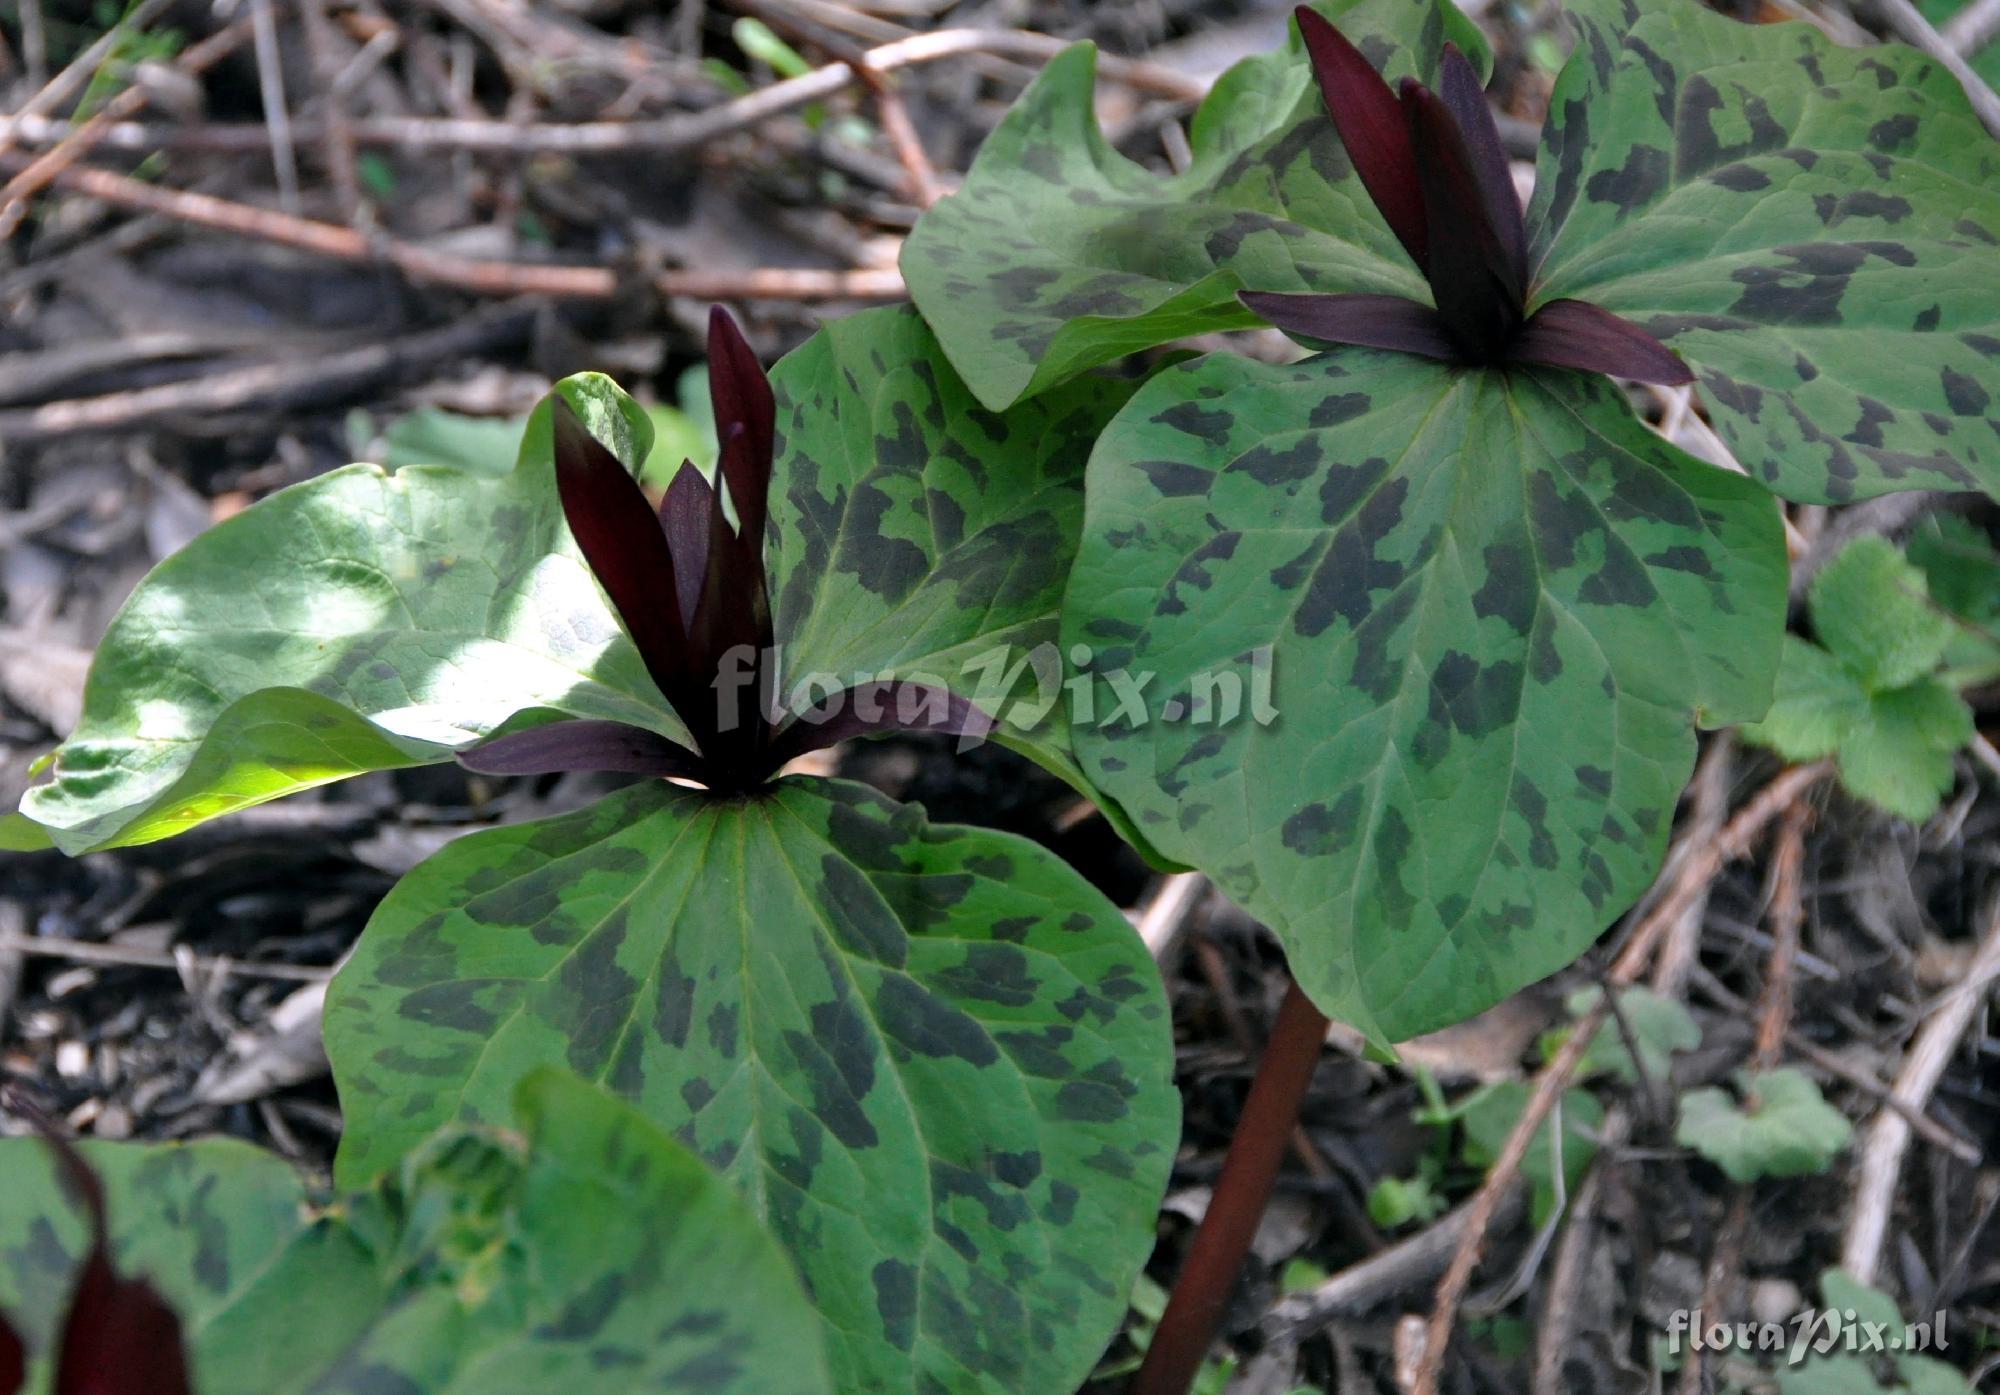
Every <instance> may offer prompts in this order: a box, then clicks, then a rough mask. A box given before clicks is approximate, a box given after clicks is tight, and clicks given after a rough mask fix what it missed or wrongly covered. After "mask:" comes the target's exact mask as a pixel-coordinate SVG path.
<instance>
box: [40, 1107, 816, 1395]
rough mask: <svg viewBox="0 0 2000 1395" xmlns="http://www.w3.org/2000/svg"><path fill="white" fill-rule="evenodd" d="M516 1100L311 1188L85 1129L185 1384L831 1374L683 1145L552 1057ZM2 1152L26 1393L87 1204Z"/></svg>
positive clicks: (787, 1385) (647, 1387)
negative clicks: (341, 1180)
mask: <svg viewBox="0 0 2000 1395" xmlns="http://www.w3.org/2000/svg"><path fill="white" fill-rule="evenodd" d="M512 1119H513V1121H514V1122H516V1123H517V1125H518V1127H519V1128H520V1129H521V1131H522V1133H523V1134H525V1137H526V1142H525V1145H523V1144H521V1143H520V1142H518V1141H509V1140H508V1139H507V1138H505V1137H502V1136H500V1135H496V1134H491V1133H485V1132H457V1133H453V1134H448V1135H445V1136H442V1137H440V1138H438V1139H435V1140H431V1141H429V1142H427V1143H426V1144H424V1146H423V1147H422V1148H421V1149H420V1150H419V1151H418V1152H416V1153H415V1154H414V1155H413V1156H412V1157H411V1158H410V1159H409V1160H407V1161H405V1162H403V1163H402V1164H401V1165H400V1166H399V1167H398V1168H397V1169H396V1170H395V1173H394V1175H393V1176H392V1177H390V1178H388V1179H386V1180H384V1181H383V1182H381V1183H380V1184H379V1185H377V1186H376V1187H374V1188H372V1189H371V1190H368V1191H365V1192H362V1193H359V1194H357V1195H352V1196H349V1197H346V1198H344V1199H343V1200H342V1201H341V1202H340V1203H339V1204H338V1205H336V1206H333V1207H331V1208H327V1209H323V1210H322V1209H319V1208H316V1207H315V1206H314V1205H313V1204H312V1201H311V1199H310V1198H309V1197H308V1195H307V1194H306V1191H305V1189H304V1187H303V1185H302V1184H301V1182H300V1181H299V1179H298V1178H297V1177H296V1175H295V1174H294V1173H293V1172H292V1170H291V1168H290V1167H289V1166H288V1165H287V1164H286V1163H284V1162H283V1161H282V1160H281V1159H279V1158H277V1157H274V1156H272V1155H269V1154H265V1153H261V1152H259V1151H257V1150H255V1149H252V1148H248V1147H245V1146H243V1145H241V1144H237V1143H234V1142H224V1141H215V1142H203V1143H194V1144H169V1145H152V1146H141V1145H136V1144H98V1143H92V1144H85V1145H83V1151H84V1153H85V1155H86V1156H87V1158H88V1159H89V1161H90V1163H91V1165H92V1166H93V1167H95V1168H96V1169H97V1170H98V1171H99V1172H100V1174H101V1175H102V1176H103V1178H104V1181H105V1186H106V1192H107V1197H108V1201H109V1210H110V1216H111V1223H112V1241H113V1248H114V1251H115V1254H116V1260H117V1264H118V1266H119V1268H120V1269H121V1271H123V1272H129V1273H134V1274H139V1275H143V1276H145V1277H146V1278H147V1279H148V1280H150V1281H151V1282H152V1283H153V1284H154V1285H155V1286H156V1287H157V1288H158V1289H159V1290H160V1292H161V1293H162V1295H163V1296H164V1297H165V1298H166V1299H167V1300H168V1301H169V1302H170V1303H171V1304H172V1305H173V1306H174V1308H175V1309H176V1310H177V1312H178V1313H179V1315H180V1317H181V1322H182V1327H183V1330H184V1331H185V1332H186V1333H187V1334H188V1340H189V1345H190V1348H191V1355H192V1360H193V1366H194V1375H195V1388H196V1389H197V1390H199V1391H201V1392H202V1395H292V1393H293V1392H297V1395H305V1393H306V1392H312V1395H364V1393H365V1395H380V1392H383V1391H388V1390H394V1391H397V1392H399V1393H400V1395H471V1392H475V1391H477V1392H480V1395H531V1393H532V1395H545V1393H546V1392H547V1391H548V1390H550V1389H554V1388H560V1387H561V1385H562V1384H564V1383H568V1384H570V1385H571V1386H573V1387H574V1388H578V1389H594V1388H598V1386H599V1385H600V1384H601V1382H602V1381H603V1380H604V1372H606V1371H608V1370H616V1371H617V1372H618V1383H619V1389H620V1390H626V1391H632V1392H634V1393H635V1395H637V1392H660V1393H661V1395H823V1393H824V1392H827V1391H828V1390H829V1389H830V1387H829V1385H828V1383H827V1380H826V1376H825V1374H824V1366H823V1363H822V1361H821V1358H820V1354H819V1352H818V1350H817V1348H816V1345H815V1344H814V1343H813V1341H812V1340H811V1338H810V1336H809V1335H808V1334H809V1332H810V1325H811V1316H810V1312H809V1310H808V1309H807V1307H806V1303H805V1298H804V1296H803V1295H802V1293H801V1292H800V1289H799V1285H798V1281H797V1279H796V1278H794V1277H793V1275H792V1273H791V1269H790V1265H789V1263H788V1262H787V1260H786V1259H785V1257H784V1256H783V1254H781V1253H780V1251H779V1250H778V1248H777V1247H776V1246H775V1245H774V1244H773V1243H772V1242H771V1240H770V1238H769V1237H768V1236H767V1235H765V1234H764V1233H763V1231H762V1229H761V1228H760V1227H759V1226H758V1224H757V1223H756V1221H755V1220H754V1219H753V1218H752V1216H751V1215H750V1213H749V1210H748V1208H747V1207H745V1206H744V1205H743V1203H742V1202H741V1201H740V1200H738V1199H737V1197H736V1196H735V1195H734V1194H733V1193H732V1192H731V1191H730V1189H729V1188H727V1187H726V1186H724V1185H723V1184H722V1183H721V1182H720V1181H718V1180H717V1179H715V1178H714V1177H713V1176H711V1175H710V1174H709V1173H707V1172H706V1171H705V1170H704V1169H703V1168H702V1166H701V1165H700V1164H699V1163H698V1162H697V1161H696V1160H695V1159H694V1158H693V1157H692V1156H691V1155H690V1154H689V1153H688V1152H687V1151H686V1150H685V1149H684V1148H682V1147H681V1146H680V1145H678V1144H676V1143H674V1142H673V1141H672V1140H671V1139H669V1138H667V1137H666V1136H665V1135H663V1134H662V1133H660V1132H659V1131H658V1130H657V1129H656V1128H654V1127H653V1126H652V1125H650V1124H648V1123H646V1122H645V1121H644V1120H643V1119H642V1118H640V1117H639V1115H638V1114H636V1113H635V1112H634V1111H632V1110H630V1109H628V1108H626V1107H625V1106H623V1105H620V1104H618V1103H616V1102H615V1101H613V1100H611V1099H610V1098H609V1097H607V1096H605V1095H604V1094H602V1093H601V1092H599V1091H596V1090H592V1089H590V1088H588V1087H586V1086H585V1085H583V1084H582V1083H581V1082H580V1081H576V1080H574V1079H569V1078H565V1077H563V1076H562V1075H561V1074H560V1073H559V1072H552V1071H551V1072H540V1073H538V1074H537V1075H535V1076H533V1077H531V1078H530V1079H528V1080H527V1081H526V1082H524V1083H523V1084H522V1086H521V1087H520V1089H519V1091H518V1093H517V1096H516V1104H515V1107H514V1110H513V1111H512ZM0 1167H3V1168H4V1170H5V1173H6V1176H7V1179H8V1185H7V1187H6V1188H5V1189H4V1191H0V1261H4V1262H0V1312H5V1313H6V1314H7V1315H8V1318H9V1320H10V1321H11V1322H12V1323H13V1324H14V1325H15V1326H17V1327H18V1329H19V1330H20V1332H21V1334H22V1337H23V1340H24V1342H25V1344H26V1347H27V1352H28V1357H29V1362H28V1366H29V1374H28V1384H27V1387H26V1388H27V1389H28V1390H30V1391H33V1392H36V1395H41V1392H44V1391H45V1390H46V1389H47V1385H46V1382H47V1380H48V1378H49V1373H48V1371H47V1362H48V1357H49V1355H50V1351H51V1347H52V1344H53V1341H54V1336H55V1330H56V1325H57V1323H58V1322H59V1321H60V1310H61V1305H62V1304H63V1303H64V1302H65V1301H66V1298H67V1292H68V1286H69V1283H70V1281H71V1278H72V1275H73V1274H74V1271H75V1269H76V1266H77V1265H78V1264H79V1263H80V1261H81V1259H82V1256H83V1253H84V1251H85V1249H86V1248H87V1247H88V1243H89V1240H88V1228H87V1225H86V1223H85V1221H84V1218H83V1216H82V1215H81V1214H79V1212H78V1211H77V1210H76V1208H75V1206H74V1204H73V1202H72V1201H71V1199H70V1198H69V1196H68V1195H67V1194H66V1193H65V1192H64V1190H63V1189H62V1188H61V1187H60V1186H59V1185H58V1184H57V1181H56V1178H55V1173H54V1169H53V1168H52V1166H51V1163H50V1155H49V1153H48V1151H47V1149H46V1148H45V1147H44V1145H42V1144H41V1143H40V1142H39V1141H38V1140H35V1139H28V1138H12V1139H7V1140H4V1141H0ZM774 1329H776V1330H780V1331H785V1332H786V1333H787V1337H788V1339H787V1340H782V1341H774V1340H772V1332H773V1330H774Z"/></svg>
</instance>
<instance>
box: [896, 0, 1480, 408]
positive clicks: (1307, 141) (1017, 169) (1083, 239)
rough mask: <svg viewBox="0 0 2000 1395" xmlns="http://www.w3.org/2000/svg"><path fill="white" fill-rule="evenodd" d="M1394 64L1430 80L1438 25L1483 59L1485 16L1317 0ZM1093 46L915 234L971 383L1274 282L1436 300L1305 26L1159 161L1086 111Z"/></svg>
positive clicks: (1117, 350) (1030, 377)
mask: <svg viewBox="0 0 2000 1395" xmlns="http://www.w3.org/2000/svg"><path fill="white" fill-rule="evenodd" d="M1316 8H1318V9H1320V10H1321V11H1322V12H1323V13H1325V14H1327V15H1329V16H1332V17H1336V18H1337V19H1338V22H1339V23H1340V26H1341V28H1342V30H1343V31H1344V32H1345V33H1347V35H1348V36H1349V37H1350V38H1352V39H1353V40H1354V41H1355V42H1356V43H1357V44H1359V45H1361V46H1362V48H1363V49H1364V51H1365V52H1367V53H1368V54H1369V56H1370V58H1371V59H1374V60H1375V61H1377V62H1378V63H1379V64H1381V65H1382V66H1383V68H1384V71H1385V72H1386V73H1387V74H1388V75H1389V76H1390V77H1391V78H1394V77H1396V76H1399V75H1403V74H1408V73H1412V72H1414V71H1417V70H1418V68H1417V66H1413V56H1416V55H1421V65H1420V66H1421V70H1422V71H1421V75H1423V76H1425V77H1428V76H1430V71H1431V67H1432V65H1433V64H1434V63H1435V61H1436V58H1437V55H1438V53H1439V51H1440V49H1441V47H1442V45H1443V42H1444V41H1445V39H1447V38H1449V39H1451V40H1453V41H1455V42H1456V43H1457V44H1458V46H1459V47H1460V48H1461V49H1463V50H1464V51H1465V52H1466V53H1467V54H1468V55H1471V56H1472V57H1474V59H1475V61H1477V62H1479V63H1480V64H1481V65H1482V66H1483V65H1484V63H1485V62H1486V48H1485V44H1484V41H1483V40H1482V39H1481V38H1480V36H1479V32H1478V30H1477V29H1476V28H1475V27H1474V26H1473V25H1471V24H1470V23H1469V22H1468V21H1466V20H1465V19H1464V17H1463V16H1462V15H1460V14H1459V13H1458V11H1457V9H1456V7H1454V6H1453V5H1451V4H1450V3H1448V2H1445V0H1362V3H1359V4H1355V3H1352V0H1349V3H1345V4H1343V3H1338V0H1336V2H1335V3H1323V4H1320V5H1318V6H1317V7H1316ZM1095 61H1096V60H1095V51H1094V50H1093V49H1092V48H1091V47H1090V46H1089V45H1084V44H1080V45H1078V46H1076V47H1075V48H1071V49H1069V50H1066V51H1065V52H1064V53H1062V54H1060V55H1058V56H1057V57H1056V58H1055V59H1053V60H1052V61H1051V62H1050V63H1049V65H1048V67H1047V68H1046V69H1044V70H1043V72H1042V74H1041V76H1040V77H1039V78H1037V79H1036V81H1035V83H1034V85H1033V86H1032V87H1030V88H1029V89H1028V90H1027V91H1026V92H1025V93H1023V94H1022V96H1021V99H1020V101H1018V102H1017V103H1016V104H1015V105H1014V108H1013V110H1012V111H1010V112H1009V113H1008V114H1007V117H1006V119H1005V120H1003V121H1002V122H1001V123H1000V125H999V126H998V127H997V128H996V129H995V130H994V132H993V134H992V135H990V136H988V137H987V139H986V143H985V144H984V146H982V147H981V149H980V152H979V156H978V158H977V159H976V160H975V161H974V162H973V165H972V169H971V170H970V171H969V172H968V173H967V175H966V178H965V183H964V185H963V186H962V188H961V189H960V190H959V192H958V193H957V194H955V195H953V196H952V197H950V198H947V199H944V200H942V201H941V202H940V203H938V204H937V205H936V206H935V207H934V208H932V209H931V210H930V211H929V212H928V213H926V214H925V215H924V217H923V219H922V220H921V221H920V222H919V223H918V225H917V227H916V230H915V231H914V232H913V233H912V234H911V236H910V238H909V240H908V242H907V243H906V244H905V246H904V250H903V259H902V266H903V276H904V279H905V280H906V281H907V282H908V283H909V286H910V295H911V297H912V298H913V299H914V300H915V301H916V303H917V306H918V308H919V309H921V310H922V311H923V312H924V314H925V317H926V318H927V319H928V320H929V321H930V322H931V324H932V326H933V327H934V328H935V329H936V330H937V331H938V334H939V337H940V338H941V339H942V340H943V343H944V347H945V352H946V353H948V354H949V355H950V356H951V360H952V362H953V363H954V364H955V365H957V367H958V371H959V372H960V373H961V374H962V375H964V377H965V380H966V382H967V383H969V384H970V385H971V387H972V390H973V392H974V393H975V394H977V395H978V397H979V399H980V400H981V401H982V402H984V403H986V405H988V406H989V407H995V408H998V407H1004V406H1006V405H1008V404H1009V403H1011V402H1014V401H1016V400H1017V399H1019V398H1021V397H1024V396H1029V395H1031V394H1034V393H1037V392H1041V391H1043V390H1044V389H1046V388H1048V387H1050V386H1052V385H1054V384H1056V383H1060V382H1063V381H1065V380H1066V379H1068V378H1070V377H1072V376H1074V375H1075V374H1077V373H1079V372H1081V371H1083V370H1084V369H1086V368H1091V367H1094V366H1096V365H1098V364H1102V363H1108V362H1110V361H1111V360H1113V359H1117V358H1122V357H1123V356H1125V355H1126V354H1129V353H1133V352H1136V351H1137V350H1140V349H1144V348H1149V347H1151V346H1152V345H1155V344H1162V343H1165V342H1167V341H1169V340H1172V339H1178V338H1181V337H1183V336H1186V335H1190V334H1200V333H1205V332H1208V331H1211V330H1218V329H1237V328H1244V327H1247V326H1252V325H1256V324H1259V323H1261V321H1259V320H1258V319H1257V317H1256V316H1254V315H1251V314H1249V313H1248V312H1247V311H1245V310H1244V309H1243V308H1242V307H1241V306H1239V305H1238V304H1237V303H1236V292H1237V291H1238V290H1239V289H1242V288H1243V287H1246V286H1247V287H1250V288H1252V289H1256V290H1266V291H1303V290H1336V289H1337V290H1360V291H1378V292H1383V293H1388V294H1394V295H1404V296H1412V297H1415V298H1418V299H1423V298H1425V297H1426V294H1427V293H1426V292H1425V290H1424V283H1423V280H1422V278H1421V277H1419V276H1418V274H1417V271H1416V268H1415V267H1414V266H1413V265H1411V263H1410V260H1409V258H1408V257H1407V256H1406V255H1405V254H1404V253H1403V251H1402V249H1401V248H1400V247H1398V246H1397V245H1396V240H1395V238H1394V237H1393V236H1392V235H1391V234H1390V232H1389V229H1388V227H1387V225H1386V224H1384V223H1383V222H1382V219H1381V217H1380V215H1378V214H1377V213H1376V211H1375V208H1374V205H1373V204H1371V203H1370V202H1369V201H1368V198H1367V195H1366V194H1365V193H1363V191H1362V189H1361V185H1360V182H1359V181H1358V180H1357V179H1355V177H1354V171H1353V166H1352V164H1351V163H1350V162H1349V161H1348V159H1347V152H1346V151H1345V149H1344V148H1343V147H1342V146H1341V143H1340V137H1339V136H1338V135H1337V134H1336V133H1335V131H1334V128H1333V124H1332V122H1330V121H1328V120H1327V119H1326V113H1325V109H1324V107H1323V106H1322V105H1321V102H1320V97H1319V93H1318V90H1317V89H1316V88H1315V87H1314V86H1313V81H1312V74H1311V71H1310V70H1309V68H1308V66H1307V63H1306V59H1305V55H1304V52H1303V50H1302V49H1301V48H1300V47H1299V46H1298V40H1297V36H1296V34H1294V35H1293V36H1292V38H1291V41H1290V43H1289V44H1288V46H1287V47H1286V48H1285V49H1283V50H1281V51H1279V52H1277V53H1272V54H1266V55H1262V56H1260V57H1256V58H1251V59H1247V60H1245V61H1244V62H1242V63H1239V64H1237V65H1236V66H1235V67H1233V68H1231V69H1230V70H1229V71H1228V72H1227V73H1225V74H1223V76H1222V78H1221V79H1220V80H1219V81H1218V82H1217V83H1216V85H1215V88H1214V90H1213V91H1212V92H1210V94H1209V96H1208V98H1207V100H1206V101H1204V102H1203V104H1202V106H1201V109H1200V110H1199V111H1198V112H1197V113H1196V115H1195V118H1194V121H1193V123H1192V126H1191V128H1190V131H1189V144H1190V147H1191V149H1192V151H1193V155H1194V158H1193V162H1192V163H1191V164H1190V166H1189V167H1188V168H1187V169H1186V170H1185V171H1183V172H1181V173H1179V174H1175V175H1171V176H1167V175H1159V174H1155V173H1153V172H1152V171H1150V170H1147V169H1145V168H1143V167H1142V166H1139V165H1137V164H1134V163H1132V162H1131V161H1129V160H1127V159H1126V158H1125V157H1124V156H1123V155H1121V154H1119V153H1118V152H1117V151H1116V150H1114V149H1112V147H1111V145H1110V144H1109V142H1107V141H1106V140H1105V138H1104V135H1103V133H1102V132H1101V131H1100V130H1099V129H1098V126H1097V120H1096V117H1095V115H1094V112H1093V108H1092V96H1093V90H1094V75H1095Z"/></svg>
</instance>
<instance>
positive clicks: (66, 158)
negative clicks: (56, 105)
mask: <svg viewBox="0 0 2000 1395" xmlns="http://www.w3.org/2000/svg"><path fill="white" fill-rule="evenodd" d="M249 36H250V25H249V22H248V21H247V20H238V21H237V22H236V23H234V24H232V25H230V26H229V27H228V28H226V29H222V30H218V31H217V32H216V33H213V34H211V35H209V36H208V37H207V38H205V39H203V40H202V41H201V42H200V43H198V44H195V45H193V46H192V47H190V48H189V49H187V51H186V52H184V53H182V54H181V56H180V58H179V59H177V60H176V61H175V63H174V67H175V69H176V70H178V71H179V72H182V73H185V74H187V75H188V76H189V77H194V76H196V75H198V74H200V73H203V72H206V71H207V70H208V69H210V68H212V67H214V66H215V65H216V64H217V63H219V62H221V61H222V60H223V59H224V58H225V57H227V56H228V55H229V54H230V53H232V52H234V51H235V50H236V48H237V47H238V46H239V45H241V44H242V42H243V41H244V39H246V38H248V37H249ZM152 95H153V94H152V92H151V91H150V90H149V89H147V88H146V87H143V86H140V85H137V84H134V85H133V86H131V87H128V88H126V89H125V90H124V91H123V92H120V93H119V94H118V95H117V96H116V97H113V98H112V99H111V100H110V101H108V102H106V103H105V104H104V106H103V107H102V108H101V109H100V110H99V111H98V112H97V113H96V114H95V115H93V116H92V117H91V118H90V119H89V120H88V121H86V122H84V123H83V124H82V125H81V126H72V127H68V128H67V129H68V131H69V134H68V135H66V136H65V137H64V138H63V139H62V140H60V141H58V142H57V143H56V144H55V146H54V147H53V148H52V149H50V150H48V151H46V152H44V153H43V154H42V155H41V156H39V157H38V158H37V159H35V160H34V161H33V162H32V163H30V164H29V165H28V167H27V168H26V169H24V170H22V171H21V172H20V173H19V174H17V175H15V176H14V177H13V178H12V179H10V180H8V181H7V183H6V185H5V186H4V187H0V237H6V236H8V235H9V234H10V233H12V232H13V231H14V229H15V228H16V227H18V226H19V225H20V222H21V219H22V218H23V217H24V216H26V214H27V212H28V200H29V199H31V198H33V197H34V196H35V195H36V194H39V193H40V192H41V191H42V190H43V189H45V188H47V187H48V184H49V181H50V180H52V179H54V178H55V177H56V175H58V174H59V173H61V172H62V171H63V170H66V169H68V168H69V167H70V166H71V165H73V164H75V163H76V162H77V161H78V160H80V159H82V158H83V157H84V156H85V155H86V154H88V153H89V151H90V148H91V147H92V146H94V145H96V144H97V143H98V142H99V141H101V140H103V139H104V136H105V134H106V132H108V131H109V130H110V129H111V128H112V126H113V125H114V124H115V123H117V122H119V121H123V120H124V119H125V118H126V117H128V116H130V115H132V113H134V112H136V111H139V110H141V109H142V108H144V107H145V105H146V103H147V102H149V101H151V100H152ZM0 145H3V143H0Z"/></svg>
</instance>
